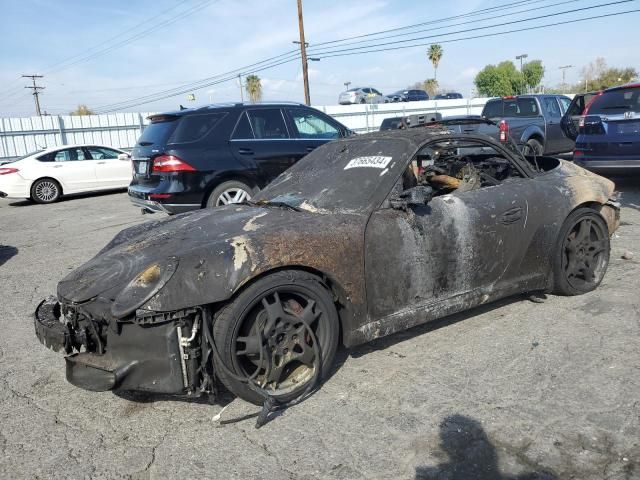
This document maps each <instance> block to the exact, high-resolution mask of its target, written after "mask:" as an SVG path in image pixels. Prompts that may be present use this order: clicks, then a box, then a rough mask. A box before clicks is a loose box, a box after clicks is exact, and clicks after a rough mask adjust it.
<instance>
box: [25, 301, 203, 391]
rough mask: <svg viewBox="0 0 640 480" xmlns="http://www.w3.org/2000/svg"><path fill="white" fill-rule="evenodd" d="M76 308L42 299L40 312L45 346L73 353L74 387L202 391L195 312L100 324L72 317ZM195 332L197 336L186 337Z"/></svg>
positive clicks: (69, 359) (69, 368)
mask: <svg viewBox="0 0 640 480" xmlns="http://www.w3.org/2000/svg"><path fill="white" fill-rule="evenodd" d="M70 308H73V307H69V306H64V307H63V306H61V304H60V303H59V302H58V301H57V300H56V299H55V298H54V297H49V298H48V299H46V300H44V301H42V302H41V303H40V304H39V305H38V307H37V309H36V311H35V332H36V336H37V337H38V339H39V340H40V342H41V343H42V344H43V345H45V346H46V347H48V348H50V349H52V350H54V351H57V352H60V351H63V352H65V353H66V354H67V356H66V357H65V362H66V376H67V380H68V381H69V382H70V383H71V384H73V385H75V386H77V387H80V388H84V389H86V390H92V391H106V390H137V391H146V392H154V393H163V394H193V393H195V392H196V391H197V390H198V388H199V386H200V383H201V377H202V375H201V374H200V371H201V368H200V367H201V365H200V362H199V359H200V345H199V344H195V343H196V342H193V340H194V339H195V337H196V335H195V333H194V331H193V330H194V328H196V329H197V324H195V316H196V315H197V312H196V311H195V310H189V311H181V312H172V313H168V314H158V315H153V313H149V312H146V313H145V316H144V317H134V318H132V319H130V321H125V322H123V321H118V320H115V319H114V320H111V321H110V322H108V323H103V324H102V325H96V323H97V322H96V321H95V320H92V319H90V318H87V317H86V316H83V315H82V314H76V313H75V311H74V312H73V313H69V312H70V310H69V309H70ZM63 311H64V312H66V314H63ZM67 317H69V318H67ZM194 325H195V327H194ZM189 331H191V333H194V334H193V335H191V334H189V338H183V336H182V335H183V333H184V332H189ZM192 343H194V345H193V346H192Z"/></svg>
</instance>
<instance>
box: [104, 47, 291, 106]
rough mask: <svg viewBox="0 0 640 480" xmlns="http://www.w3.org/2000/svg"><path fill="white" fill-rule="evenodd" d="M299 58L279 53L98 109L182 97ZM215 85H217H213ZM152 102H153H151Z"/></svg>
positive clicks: (288, 53) (286, 53)
mask: <svg viewBox="0 0 640 480" xmlns="http://www.w3.org/2000/svg"><path fill="white" fill-rule="evenodd" d="M299 58H300V54H299V53H298V51H297V50H290V51H288V52H285V53H281V54H280V55H276V56H273V57H270V58H267V59H265V60H261V61H259V62H256V63H252V64H249V65H245V66H242V67H239V68H235V69H233V70H229V71H228V72H223V73H219V74H216V75H213V76H211V77H207V78H203V79H201V80H198V81H196V82H192V83H187V84H183V85H180V86H179V87H175V88H172V89H168V90H164V91H160V92H155V93H152V94H149V95H144V96H142V97H137V98H134V99H129V100H124V101H121V102H116V103H113V104H108V105H103V106H102V107H99V108H98V109H101V108H111V107H114V106H117V105H121V104H127V103H130V102H132V101H136V102H137V101H141V100H147V99H153V98H154V97H156V96H162V95H169V94H171V93H174V95H172V96H176V95H182V94H183V93H186V92H189V91H191V90H198V89H200V88H204V87H209V86H211V85H213V84H214V83H210V82H213V81H216V80H217V79H219V78H221V77H226V76H229V75H231V76H233V78H237V76H238V74H240V75H242V76H244V75H245V74H249V73H253V72H254V71H258V70H254V67H255V68H257V67H261V66H264V64H266V63H269V62H273V61H277V62H282V63H278V65H282V64H283V63H288V62H290V61H293V60H298V59H299ZM215 84H217V83H215ZM151 101H154V100H151Z"/></svg>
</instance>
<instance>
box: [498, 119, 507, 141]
mask: <svg viewBox="0 0 640 480" xmlns="http://www.w3.org/2000/svg"><path fill="white" fill-rule="evenodd" d="M498 128H499V129H500V142H502V143H507V142H508V141H509V124H508V123H507V122H506V121H505V120H501V121H500V125H499V126H498Z"/></svg>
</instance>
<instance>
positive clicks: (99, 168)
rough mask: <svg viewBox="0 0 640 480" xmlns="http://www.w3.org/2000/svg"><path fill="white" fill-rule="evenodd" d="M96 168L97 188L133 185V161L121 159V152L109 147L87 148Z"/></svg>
mask: <svg viewBox="0 0 640 480" xmlns="http://www.w3.org/2000/svg"><path fill="white" fill-rule="evenodd" d="M86 151H87V152H88V154H89V157H90V158H91V159H92V160H93V161H94V164H95V168H96V182H97V185H96V188H124V187H127V186H129V183H131V177H132V175H133V172H132V170H131V160H130V158H129V157H128V156H127V158H126V159H122V160H121V159H120V158H119V155H120V153H121V152H119V151H118V150H114V149H112V148H107V147H97V146H91V147H86Z"/></svg>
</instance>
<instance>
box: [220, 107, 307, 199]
mask: <svg viewBox="0 0 640 480" xmlns="http://www.w3.org/2000/svg"><path fill="white" fill-rule="evenodd" d="M229 145H230V147H231V151H232V152H233V155H234V156H235V157H236V159H237V160H238V161H240V162H241V163H243V164H247V163H249V164H253V165H255V168H256V169H257V171H258V175H259V177H260V178H261V181H262V185H260V187H263V186H265V185H267V184H268V183H269V182H271V180H273V179H274V178H276V177H277V176H278V175H280V174H281V173H282V172H284V171H285V170H286V169H288V168H289V167H290V166H291V165H293V164H294V163H295V162H296V161H297V160H298V159H299V158H301V155H300V151H299V150H300V145H298V144H297V142H296V141H295V140H294V139H292V138H291V136H290V135H289V131H288V129H287V126H286V122H285V119H284V115H283V112H282V110H281V109H280V108H275V107H274V108H255V109H247V110H246V111H245V112H243V113H242V114H241V115H240V117H239V119H238V123H237V124H236V127H235V129H234V132H233V134H232V136H231V140H230V141H229Z"/></svg>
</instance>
